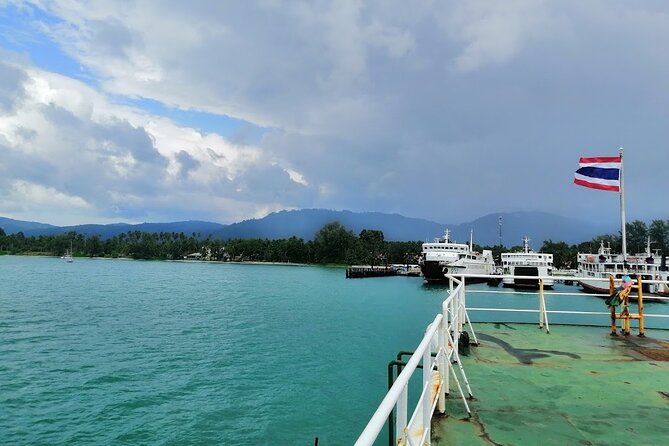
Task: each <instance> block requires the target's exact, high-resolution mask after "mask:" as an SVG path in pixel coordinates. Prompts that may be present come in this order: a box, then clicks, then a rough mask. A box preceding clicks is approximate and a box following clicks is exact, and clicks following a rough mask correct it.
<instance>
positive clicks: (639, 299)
mask: <svg viewBox="0 0 669 446" xmlns="http://www.w3.org/2000/svg"><path fill="white" fill-rule="evenodd" d="M637 284H638V286H639V289H638V290H637V293H638V295H637V305H638V306H639V337H642V338H643V337H645V336H646V335H645V334H644V333H643V330H644V325H643V290H642V288H643V287H642V285H641V277H639V278H638V279H637Z"/></svg>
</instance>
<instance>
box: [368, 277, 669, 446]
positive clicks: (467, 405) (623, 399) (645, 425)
mask: <svg viewBox="0 0 669 446" xmlns="http://www.w3.org/2000/svg"><path fill="white" fill-rule="evenodd" d="M462 282H464V281H463V280H462V279H460V281H459V280H457V279H455V278H453V279H452V280H451V286H450V290H449V291H448V298H447V299H446V301H444V305H443V312H442V314H439V315H437V317H436V318H435V320H434V321H433V323H432V324H430V326H428V328H427V330H426V334H425V337H424V338H423V342H422V343H421V344H420V345H419V346H418V347H417V348H416V350H415V352H414V354H413V356H411V358H410V359H409V360H407V361H405V362H402V364H404V365H403V367H402V368H401V370H402V371H401V373H398V374H397V376H393V381H394V384H393V386H392V387H391V388H390V390H389V392H388V394H387V395H386V398H385V399H384V400H383V401H382V402H381V404H380V406H379V409H378V410H377V411H376V413H375V414H374V415H373V416H372V419H371V420H370V422H369V423H368V425H367V427H366V428H365V430H364V431H363V432H362V434H361V435H360V437H359V439H358V441H357V442H356V445H365V444H370V445H371V444H378V445H385V444H389V445H429V444H431V445H526V444H527V445H534V444H542V445H544V446H547V445H610V444H616V445H627V444H629V445H656V444H665V442H666V441H667V438H669V422H667V420H669V330H666V329H644V326H643V319H641V320H639V319H636V320H634V318H633V317H632V318H631V319H627V320H626V321H625V320H624V318H622V319H616V320H615V321H611V322H612V324H613V323H615V325H612V326H606V319H604V321H605V322H604V324H603V325H602V326H581V325H549V320H548V319H549V314H550V313H551V311H548V310H547V309H546V307H545V301H544V299H543V296H542V295H541V290H539V305H538V310H536V313H537V314H538V315H539V317H538V319H539V323H538V324H536V323H534V324H529V323H508V322H504V323H494V322H493V323H477V322H474V323H472V322H471V319H472V318H470V315H472V316H474V317H475V315H474V313H475V311H472V310H474V308H469V310H468V309H467V308H468V307H467V305H465V295H466V291H465V290H466V287H465V285H464V283H462ZM662 305H669V302H668V303H666V304H662ZM542 306H543V308H542ZM629 309H630V313H631V315H632V316H635V315H636V314H637V313H633V311H635V309H636V306H635V304H634V303H631V304H630V305H629ZM486 310H492V309H486ZM511 311H513V310H511ZM516 311H527V310H516ZM556 313H557V311H556ZM622 313H623V312H622V311H621V313H620V314H618V315H621V314H622ZM641 313H643V309H642V311H641ZM646 316H652V315H650V314H648V315H646ZM657 317H668V316H666V315H665V316H661V315H660V316H657ZM604 318H605V317H604ZM502 319H508V318H502ZM630 320H631V322H632V323H631V324H629V322H630ZM626 323H628V325H625V324H626ZM614 329H615V334H612V330H614ZM627 331H629V334H626V332H627ZM462 332H467V333H468V335H469V342H465V343H463V342H462V339H460V335H459V333H462ZM640 333H641V334H643V336H639V334H640ZM458 345H459V346H460V348H455V346H458ZM424 365H428V366H426V367H423V366H424ZM421 368H422V371H421V370H420V369H421ZM414 372H417V373H414ZM421 377H422V381H421ZM411 380H414V381H416V380H418V384H415V383H414V384H411ZM415 389H418V390H417V391H416V390H415ZM421 389H422V391H421ZM414 405H415V407H414Z"/></svg>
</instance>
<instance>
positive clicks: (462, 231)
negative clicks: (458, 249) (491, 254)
mask: <svg viewBox="0 0 669 446" xmlns="http://www.w3.org/2000/svg"><path fill="white" fill-rule="evenodd" d="M499 217H502V228H501V229H502V244H503V245H504V246H506V247H511V246H520V245H522V239H523V237H525V236H527V237H529V238H530V246H531V247H532V248H533V249H536V250H538V249H539V248H541V245H542V244H543V242H544V241H545V240H553V241H554V242H557V241H563V242H566V243H569V244H574V243H580V242H584V241H588V240H591V239H592V238H594V237H596V236H598V235H602V234H617V233H618V232H619V228H617V227H616V225H615V223H614V224H601V223H596V224H595V223H590V222H586V221H582V220H578V219H573V218H567V217H562V216H560V215H555V214H550V213H545V212H511V213H499V214H490V215H486V216H484V217H481V218H477V219H476V220H474V221H471V222H467V223H461V224H459V225H455V226H451V227H450V229H451V238H453V239H454V240H457V241H459V242H464V241H468V240H469V234H470V230H473V231H474V243H476V244H478V245H497V244H499V235H500V234H499V232H500V227H499Z"/></svg>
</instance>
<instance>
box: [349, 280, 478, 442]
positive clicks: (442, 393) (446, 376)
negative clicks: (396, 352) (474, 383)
mask: <svg viewBox="0 0 669 446" xmlns="http://www.w3.org/2000/svg"><path fill="white" fill-rule="evenodd" d="M464 288H465V285H464V283H462V282H460V281H459V280H458V279H455V280H454V283H453V284H452V286H451V289H450V291H449V296H448V297H447V298H446V300H445V301H444V302H443V304H442V313H441V314H437V316H436V317H435V318H434V321H432V323H431V324H430V325H429V326H428V328H427V330H426V332H425V336H424V337H423V339H422V341H421V342H420V344H419V345H418V347H417V348H416V350H415V352H414V353H413V354H412V355H411V358H409V361H408V362H407V364H406V366H405V367H404V369H403V370H402V372H401V373H400V374H399V376H398V377H397V379H396V380H395V382H394V383H393V385H392V387H391V388H390V390H388V393H387V394H386V396H385V398H384V399H383V401H381V404H380V405H379V407H378V408H377V410H376V412H374V415H372V418H371V419H370V421H369V422H368V423H367V426H366V427H365V429H364V430H363V431H362V433H361V434H360V436H359V437H358V440H357V441H356V443H355V445H356V446H365V445H372V444H373V443H374V441H376V439H377V437H378V436H379V433H380V432H381V430H382V429H383V426H384V425H385V423H386V420H387V419H388V418H389V417H390V416H392V414H393V410H394V411H395V415H396V419H395V432H394V435H395V438H396V439H397V440H396V442H395V443H394V444H397V445H409V446H417V445H425V444H429V443H430V434H431V424H430V423H431V419H432V414H433V413H434V410H435V408H437V407H438V409H439V412H441V413H444V412H445V411H446V396H447V395H448V394H449V393H450V377H451V376H452V377H453V380H454V381H455V383H456V386H457V388H458V390H459V392H460V396H461V398H462V401H463V402H464V405H465V408H466V410H467V413H468V414H470V415H471V412H470V409H469V404H468V403H467V398H471V397H472V391H471V387H470V385H469V381H468V380H467V376H466V375H465V372H464V368H463V367H462V363H461V361H460V357H459V353H458V345H459V344H458V343H459V339H460V330H461V328H462V326H463V324H464V323H465V321H466V320H467V315H466V314H467V313H466V309H465V306H464V302H462V299H463V298H464V291H465V289H464ZM420 364H422V368H423V374H422V385H421V394H420V396H419V398H418V402H417V403H416V406H415V407H414V408H413V411H412V413H411V417H410V418H409V407H408V406H409V382H410V380H411V378H412V376H413V375H414V372H415V371H416V369H417V368H418V366H419V365H420ZM453 364H457V365H458V372H459V373H460V378H458V374H457V373H456V371H455V369H454V367H453ZM460 379H462V381H463V384H464V385H465V387H466V389H467V395H466V396H465V393H464V391H463V389H462V385H461V383H460Z"/></svg>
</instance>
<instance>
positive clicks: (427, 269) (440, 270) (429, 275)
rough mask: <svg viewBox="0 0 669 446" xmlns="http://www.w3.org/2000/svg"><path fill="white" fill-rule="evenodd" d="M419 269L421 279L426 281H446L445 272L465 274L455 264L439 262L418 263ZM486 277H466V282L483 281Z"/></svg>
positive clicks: (461, 268)
mask: <svg viewBox="0 0 669 446" xmlns="http://www.w3.org/2000/svg"><path fill="white" fill-rule="evenodd" d="M420 271H421V273H422V274H423V279H424V280H425V281H426V282H428V283H446V282H448V279H446V274H453V275H455V276H457V275H458V274H465V268H463V267H457V266H449V265H444V264H441V263H439V262H434V261H429V260H428V261H425V262H423V263H422V264H421V265H420ZM480 274H490V273H489V272H487V271H485V272H484V271H481V272H480ZM487 280H488V279H487V278H485V277H483V278H479V277H467V278H466V281H467V283H483V282H486V281H487Z"/></svg>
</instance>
